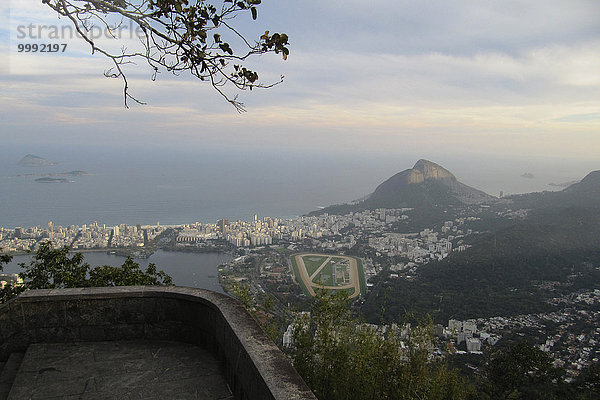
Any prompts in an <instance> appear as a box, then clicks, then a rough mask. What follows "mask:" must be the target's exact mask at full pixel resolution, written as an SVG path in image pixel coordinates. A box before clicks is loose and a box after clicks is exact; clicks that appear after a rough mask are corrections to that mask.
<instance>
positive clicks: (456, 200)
mask: <svg viewBox="0 0 600 400" xmlns="http://www.w3.org/2000/svg"><path fill="white" fill-rule="evenodd" d="M493 200H495V197H493V196H490V195H488V194H486V193H484V192H483V191H481V190H478V189H475V188H472V187H470V186H467V185H465V184H464V183H461V182H460V181H459V180H458V179H456V177H455V176H454V174H452V173H451V172H450V171H448V170H447V169H446V168H444V167H442V166H441V165H438V164H436V163H434V162H432V161H429V160H425V159H420V160H419V161H417V162H416V164H415V165H414V166H413V167H412V168H409V169H407V170H404V171H402V172H399V173H397V174H396V175H394V176H392V177H391V178H389V179H388V180H386V181H385V182H383V183H381V184H380V185H379V186H377V188H376V189H375V191H374V192H373V193H371V194H369V195H367V196H365V197H363V198H362V199H360V200H358V201H356V202H354V203H352V204H343V205H336V206H330V207H326V208H324V209H322V210H319V211H317V212H316V213H325V212H327V213H331V214H336V213H345V212H349V211H360V210H367V209H376V208H403V207H411V208H422V209H423V208H426V209H430V208H437V209H442V208H446V207H448V206H459V205H469V204H482V203H486V202H490V201H493Z"/></svg>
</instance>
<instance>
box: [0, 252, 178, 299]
mask: <svg viewBox="0 0 600 400" xmlns="http://www.w3.org/2000/svg"><path fill="white" fill-rule="evenodd" d="M10 259H11V258H10V256H8V255H0V270H1V267H2V263H6V262H9V261H10ZM19 266H20V267H21V268H23V272H20V273H19V277H20V278H21V279H23V284H22V285H14V284H12V285H10V284H9V285H7V286H6V287H5V288H4V289H3V290H2V292H1V293H0V303H2V302H4V301H6V300H8V299H10V298H12V297H14V296H16V295H18V294H19V293H21V292H23V291H24V290H27V289H54V288H59V289H61V288H74V287H100V286H135V285H172V284H173V281H172V279H171V277H170V276H169V275H167V274H166V273H165V272H164V271H162V270H160V271H157V269H156V265H154V264H149V265H148V267H147V268H146V270H145V271H144V270H142V269H141V268H140V265H139V264H138V263H136V262H135V261H133V259H132V258H131V257H128V258H127V259H126V260H125V262H124V263H123V265H121V266H120V267H113V266H110V265H103V266H100V267H90V265H89V264H88V263H86V262H84V257H83V254H81V253H75V254H71V252H70V250H69V248H68V247H66V246H65V247H61V248H54V247H53V246H52V242H49V241H48V242H44V243H42V244H41V246H40V248H39V249H38V251H37V252H36V253H35V254H34V255H33V257H32V259H31V261H30V262H29V264H25V263H20V264H19Z"/></svg>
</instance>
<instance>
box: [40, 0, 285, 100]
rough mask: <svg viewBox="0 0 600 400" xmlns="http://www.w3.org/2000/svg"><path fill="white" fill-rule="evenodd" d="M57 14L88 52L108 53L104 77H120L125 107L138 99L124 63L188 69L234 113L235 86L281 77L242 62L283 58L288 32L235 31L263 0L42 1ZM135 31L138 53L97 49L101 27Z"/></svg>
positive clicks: (112, 32)
mask: <svg viewBox="0 0 600 400" xmlns="http://www.w3.org/2000/svg"><path fill="white" fill-rule="evenodd" d="M42 3H44V4H46V5H47V6H48V7H50V8H52V9H53V10H54V11H56V12H57V13H58V14H59V15H61V16H64V17H67V18H68V19H69V20H70V22H71V23H72V24H73V26H74V28H75V29H76V31H77V32H78V33H79V35H81V37H82V38H83V40H85V41H86V42H87V43H88V44H89V45H90V47H91V49H92V53H96V52H97V53H100V54H103V55H104V56H106V57H108V58H109V59H110V60H111V61H112V63H113V68H111V69H109V70H107V71H105V76H107V77H111V78H119V79H122V80H123V95H124V99H125V106H127V102H128V100H133V101H135V102H137V103H142V102H141V101H140V100H138V99H137V98H136V97H134V96H133V95H131V93H130V91H129V83H128V81H127V77H126V74H125V70H124V67H125V66H126V65H128V64H134V63H135V61H136V60H144V61H145V62H146V63H147V64H148V65H149V66H150V67H151V69H152V70H153V71H154V73H153V76H152V79H155V78H156V76H157V73H159V72H161V71H168V72H171V73H173V74H181V73H184V72H187V73H190V74H191V75H192V76H195V77H196V78H198V79H200V80H202V81H207V82H210V84H211V85H212V86H213V87H214V88H215V89H216V90H217V92H218V93H220V94H221V95H222V96H223V97H224V98H225V99H226V100H227V101H228V102H229V103H231V104H232V105H233V106H234V107H235V108H236V109H237V110H238V111H240V112H241V111H244V105H243V103H241V102H239V101H238V100H237V95H235V96H233V97H232V96H230V95H229V94H227V93H226V92H225V90H224V89H225V87H233V88H235V89H236V90H246V89H250V90H252V89H253V88H266V87H271V86H273V85H275V84H277V83H280V82H281V81H282V80H283V76H282V77H281V78H280V79H279V80H278V81H276V82H269V83H264V82H261V81H260V80H259V76H258V73H257V72H256V71H253V70H251V69H250V68H247V67H246V66H245V65H244V64H245V62H246V61H247V60H248V58H249V57H251V56H253V55H259V54H264V53H270V52H273V53H275V54H281V55H282V57H283V59H284V60H285V59H287V56H288V54H289V49H288V44H289V43H288V36H287V35H286V34H285V33H271V32H270V31H268V30H266V31H265V32H264V34H263V35H261V36H260V37H259V38H255V39H248V38H246V37H245V36H244V34H243V33H242V32H240V30H239V20H236V18H237V17H238V16H239V17H250V18H252V19H253V20H256V19H257V18H258V6H259V5H260V4H261V0H223V1H222V2H220V1H219V0H42ZM127 25H129V26H133V27H135V28H137V29H136V32H138V36H139V41H140V45H141V51H140V50H139V49H127V48H126V47H122V48H121V50H120V51H119V52H111V51H109V50H108V49H106V48H103V47H100V45H98V44H97V42H96V41H95V38H94V35H93V34H92V28H93V27H100V29H101V31H103V32H106V34H107V36H108V37H111V38H114V39H118V32H119V31H120V29H122V28H123V27H124V26H127Z"/></svg>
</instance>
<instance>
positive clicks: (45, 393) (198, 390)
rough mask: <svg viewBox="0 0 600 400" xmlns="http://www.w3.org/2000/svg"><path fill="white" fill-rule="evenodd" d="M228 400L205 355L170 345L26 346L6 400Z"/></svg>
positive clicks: (222, 380) (181, 345)
mask: <svg viewBox="0 0 600 400" xmlns="http://www.w3.org/2000/svg"><path fill="white" fill-rule="evenodd" d="M21 399H47V400H50V399H69V400H70V399H207V400H209V399H210V400H213V399H215V400H216V399H222V400H225V399H233V396H232V395H231V393H230V391H229V388H228V386H227V384H226V382H225V378H224V376H223V374H222V373H221V369H220V364H219V362H218V361H217V359H216V358H215V357H214V356H213V355H212V354H211V353H210V352H208V351H206V350H204V349H202V348H200V347H197V346H193V345H189V344H185V343H180V342H171V341H143V340H139V341H116V342H80V343H58V344H46V343H43V344H32V345H30V346H29V348H28V349H27V352H26V354H25V358H24V359H23V363H22V364H21V367H20V369H19V373H18V375H17V377H16V379H15V381H14V384H13V387H12V389H11V392H10V395H9V400H21Z"/></svg>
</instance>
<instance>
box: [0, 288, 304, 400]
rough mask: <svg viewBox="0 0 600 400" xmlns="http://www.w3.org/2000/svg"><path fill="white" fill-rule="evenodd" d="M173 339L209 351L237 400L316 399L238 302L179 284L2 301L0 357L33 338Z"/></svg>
mask: <svg viewBox="0 0 600 400" xmlns="http://www.w3.org/2000/svg"><path fill="white" fill-rule="evenodd" d="M128 339H148V340H175V341H181V342H186V343H191V344H195V345H199V346H202V347H204V348H206V349H209V350H212V351H213V353H215V355H216V356H217V357H218V358H219V359H220V360H221V361H222V363H223V372H224V374H225V377H226V379H227V381H228V383H229V386H230V388H231V390H232V392H233V394H234V397H235V398H236V399H248V400H253V399H275V400H294V399H298V400H304V399H306V400H308V399H311V400H315V399H316V398H315V396H314V395H313V394H312V392H311V391H310V390H309V388H308V387H307V386H306V384H305V383H304V381H303V380H302V378H301V377H300V376H299V375H298V373H297V372H296V370H294V368H293V367H292V366H291V364H290V363H289V361H288V360H287V358H286V357H285V356H284V355H283V353H282V352H281V351H280V350H279V349H278V348H277V346H275V344H274V343H273V342H272V341H271V340H270V339H269V338H268V337H267V336H266V335H265V333H264V332H263V331H262V329H261V328H260V327H259V326H258V324H257V323H256V322H255V321H254V319H252V317H251V316H250V315H249V314H248V312H247V311H246V310H245V309H244V308H243V307H242V305H241V304H240V303H239V302H238V301H236V300H234V299H232V298H230V297H228V296H225V295H223V294H220V293H215V292H212V291H209V290H203V289H193V288H184V287H160V286H130V287H111V288H82V289H47V290H31V291H27V292H25V293H23V294H21V295H20V296H19V297H17V298H16V299H13V300H11V301H9V302H7V303H5V304H2V305H0V360H6V359H7V358H8V356H9V355H10V354H11V353H13V352H23V351H25V350H26V349H27V347H28V346H29V345H30V344H32V343H60V342H76V341H105V340H109V341H110V340H128Z"/></svg>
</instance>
